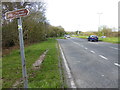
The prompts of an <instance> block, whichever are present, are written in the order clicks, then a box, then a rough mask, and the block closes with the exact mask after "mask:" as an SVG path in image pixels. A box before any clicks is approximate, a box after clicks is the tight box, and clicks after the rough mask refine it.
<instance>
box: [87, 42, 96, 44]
mask: <svg viewBox="0 0 120 90" xmlns="http://www.w3.org/2000/svg"><path fill="white" fill-rule="evenodd" d="M88 43H92V44H98V42H88Z"/></svg>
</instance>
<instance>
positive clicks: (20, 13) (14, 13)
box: [5, 8, 30, 19]
mask: <svg viewBox="0 0 120 90" xmlns="http://www.w3.org/2000/svg"><path fill="white" fill-rule="evenodd" d="M29 12H30V11H29V10H28V9H25V8H24V9H19V10H15V11H10V12H7V13H5V16H6V19H15V18H19V17H23V16H26V15H28V14H29Z"/></svg>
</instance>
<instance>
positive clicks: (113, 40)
mask: <svg viewBox="0 0 120 90" xmlns="http://www.w3.org/2000/svg"><path fill="white" fill-rule="evenodd" d="M74 37H77V38H84V39H87V38H88V36H74ZM99 40H100V41H103V42H110V43H119V44H120V37H119V38H118V37H106V38H101V37H99Z"/></svg>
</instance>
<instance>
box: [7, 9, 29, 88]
mask: <svg viewBox="0 0 120 90" xmlns="http://www.w3.org/2000/svg"><path fill="white" fill-rule="evenodd" d="M28 14H29V10H28V9H19V10H16V11H10V12H7V13H6V14H5V16H6V19H15V18H17V19H18V31H19V41H20V54H21V60H22V74H23V80H24V88H28V79H27V71H26V64H25V54H24V41H23V30H22V20H21V17H23V16H26V15H28Z"/></svg>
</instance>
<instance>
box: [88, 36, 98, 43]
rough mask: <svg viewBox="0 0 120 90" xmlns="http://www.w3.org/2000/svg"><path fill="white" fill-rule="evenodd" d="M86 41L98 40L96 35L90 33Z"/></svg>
mask: <svg viewBox="0 0 120 90" xmlns="http://www.w3.org/2000/svg"><path fill="white" fill-rule="evenodd" d="M88 41H96V42H97V41H98V37H97V36H96V35H90V36H89V37H88Z"/></svg>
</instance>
